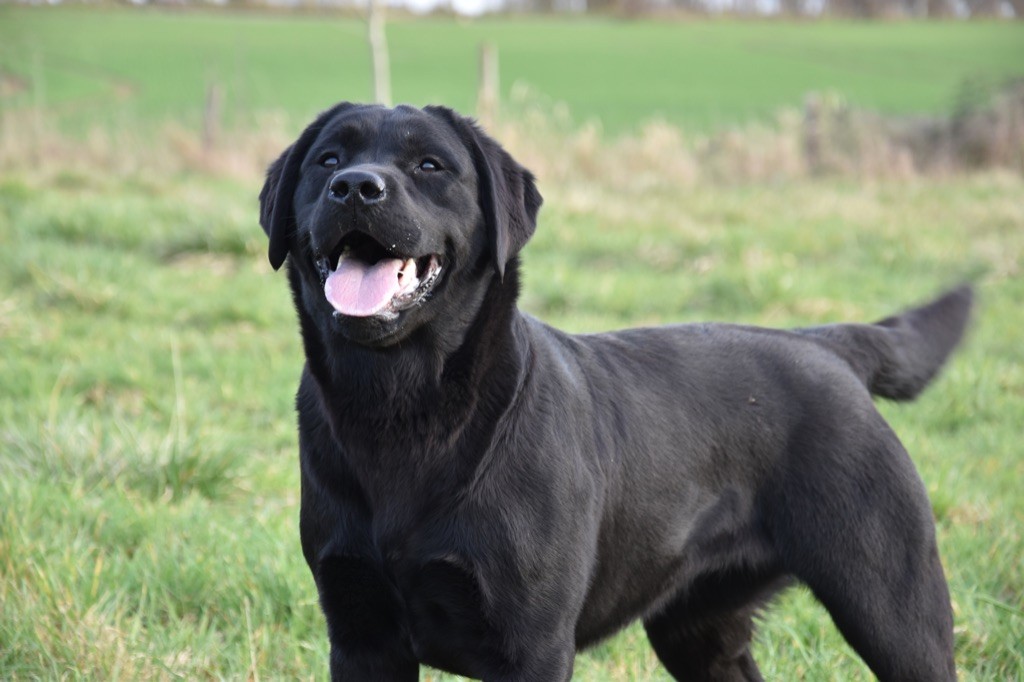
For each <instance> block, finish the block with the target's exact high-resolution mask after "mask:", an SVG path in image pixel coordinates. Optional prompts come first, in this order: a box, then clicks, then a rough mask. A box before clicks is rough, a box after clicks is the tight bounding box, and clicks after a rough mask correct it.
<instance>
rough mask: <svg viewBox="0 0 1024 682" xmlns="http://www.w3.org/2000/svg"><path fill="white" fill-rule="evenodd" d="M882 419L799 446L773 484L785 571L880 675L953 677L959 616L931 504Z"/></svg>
mask: <svg viewBox="0 0 1024 682" xmlns="http://www.w3.org/2000/svg"><path fill="white" fill-rule="evenodd" d="M875 417H877V420H875V419H873V418H872V419H869V420H868V422H869V423H865V424H864V425H865V426H870V427H871V428H870V429H862V430H859V431H858V433H859V434H860V435H859V436H858V438H856V439H855V440H849V439H844V438H831V439H821V438H820V435H821V434H820V433H819V434H818V437H817V438H815V441H816V443H817V447H805V449H804V450H803V452H802V453H801V452H800V451H797V453H796V455H795V457H794V461H792V462H791V465H792V466H791V467H790V469H789V470H790V472H792V473H793V475H791V476H789V477H787V478H786V479H784V480H782V481H780V483H781V485H778V486H775V487H774V488H775V492H774V493H773V498H774V499H773V500H772V502H771V504H770V509H771V511H770V512H769V517H770V519H769V521H768V525H769V526H770V533H771V534H772V536H773V538H774V542H775V544H776V550H777V552H778V555H779V557H780V559H781V560H782V561H783V563H784V568H785V569H786V570H787V571H788V572H791V573H792V574H793V575H795V576H796V577H797V578H799V579H800V580H802V581H803V582H805V583H806V584H807V585H808V586H809V587H810V588H811V590H812V592H813V593H814V594H815V596H816V597H817V598H818V600H819V601H821V603H822V604H823V605H824V606H825V608H826V609H827V610H828V611H829V613H830V614H831V616H832V619H833V621H834V622H835V624H836V626H837V627H838V628H839V631H840V632H841V633H842V634H843V636H844V637H845V638H846V640H847V641H848V642H849V643H850V645H851V646H852V647H853V648H854V650H856V651H857V653H858V654H859V655H860V656H861V658H863V659H864V661H865V663H867V664H868V666H869V667H870V668H871V670H872V671H873V672H874V673H875V675H877V676H878V678H879V679H880V680H882V681H883V682H888V681H892V680H898V681H900V682H903V681H911V680H920V681H922V682H924V681H929V682H942V681H947V680H948V681H952V680H955V679H956V670H955V667H954V663H953V616H952V609H951V606H950V600H949V591H948V588H947V586H946V580H945V577H944V576H943V572H942V565H941V563H940V561H939V554H938V549H937V546H936V541H935V530H934V521H933V518H932V513H931V507H930V505H929V503H928V499H927V496H926V494H925V490H924V486H923V485H922V483H921V481H920V479H919V478H918V476H917V473H916V471H915V470H914V467H913V464H912V463H911V461H910V458H909V456H908V455H907V453H906V451H905V450H904V449H903V447H902V445H900V443H899V441H898V440H897V438H896V436H895V435H894V434H893V433H892V431H891V430H889V428H888V426H887V425H885V423H884V422H883V421H882V419H881V417H878V416H877V414H875ZM870 422H873V423H870ZM864 434H870V435H867V436H865V435H864ZM833 435H835V434H833ZM844 442H845V443H846V444H847V445H849V444H852V443H856V449H855V450H851V449H848V448H847V447H844V445H843V444H844ZM825 443H829V444H830V445H825ZM804 445H805V446H807V445H810V442H809V441H805V443H804ZM797 471H799V474H798V475H797V474H796V472H797Z"/></svg>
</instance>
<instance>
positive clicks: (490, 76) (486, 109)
mask: <svg viewBox="0 0 1024 682" xmlns="http://www.w3.org/2000/svg"><path fill="white" fill-rule="evenodd" d="M498 93H499V83H498V47H497V46H496V45H495V44H494V43H481V44H480V82H479V84H478V90H477V97H476V115H477V118H478V119H479V120H480V123H481V124H483V126H484V127H491V126H493V125H494V124H495V123H497V120H498V97H499V95H498Z"/></svg>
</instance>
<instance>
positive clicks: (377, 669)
mask: <svg viewBox="0 0 1024 682" xmlns="http://www.w3.org/2000/svg"><path fill="white" fill-rule="evenodd" d="M316 582H317V588H318V590H319V592H320V605H321V606H322V608H323V611H324V616H325V617H326V618H327V632H328V636H329V637H330V641H331V679H332V680H346V681H351V682H359V681H361V680H367V681H371V680H372V681H373V682H415V680H417V679H418V678H419V663H418V662H417V661H416V658H415V657H414V656H413V653H412V648H411V646H410V644H409V635H408V628H407V625H406V624H405V622H404V620H403V615H402V610H401V606H400V603H399V601H398V596H397V595H396V594H395V592H394V589H393V587H392V586H391V584H390V583H389V582H388V581H387V579H386V578H385V577H384V575H383V574H382V573H381V572H380V570H379V569H378V568H377V567H376V566H374V565H373V564H372V563H371V562H369V561H368V560H366V559H364V558H361V557H353V556H347V555H336V554H332V555H327V556H325V557H323V558H321V559H320V561H319V562H318V564H317V566H316Z"/></svg>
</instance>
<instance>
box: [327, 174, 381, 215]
mask: <svg viewBox="0 0 1024 682" xmlns="http://www.w3.org/2000/svg"><path fill="white" fill-rule="evenodd" d="M330 189H331V192H330V194H331V199H334V200H335V201H340V202H341V203H343V204H351V203H359V204H363V205H364V206H369V205H370V204H376V203H377V202H379V201H382V200H383V199H384V196H385V195H386V194H387V185H385V184H384V178H382V177H381V176H380V175H378V174H377V173H374V172H373V171H369V170H363V169H359V168H349V169H346V170H343V171H340V172H338V173H337V174H335V176H334V177H333V178H331V188H330Z"/></svg>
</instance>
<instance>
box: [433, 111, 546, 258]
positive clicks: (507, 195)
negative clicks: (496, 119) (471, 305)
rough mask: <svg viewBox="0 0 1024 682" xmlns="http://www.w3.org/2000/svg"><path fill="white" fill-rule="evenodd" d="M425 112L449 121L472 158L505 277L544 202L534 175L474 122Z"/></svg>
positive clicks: (493, 248) (494, 252) (495, 255)
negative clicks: (506, 270) (507, 268)
mask: <svg viewBox="0 0 1024 682" xmlns="http://www.w3.org/2000/svg"><path fill="white" fill-rule="evenodd" d="M424 110H425V111H427V112H429V113H431V114H433V115H435V116H438V117H440V118H442V119H444V120H445V121H447V122H448V123H449V124H450V125H451V126H452V127H453V128H454V129H455V131H456V132H457V133H458V134H459V136H460V137H461V138H462V140H463V142H464V143H465V144H466V147H467V148H468V149H469V150H470V153H471V154H472V156H473V164H474V166H475V168H476V174H477V183H478V185H479V192H480V208H481V209H482V210H483V213H484V221H485V222H486V225H487V237H488V242H489V244H490V250H491V263H492V264H493V266H494V270H495V272H497V273H498V276H499V277H504V275H505V265H507V264H508V262H509V261H510V260H512V259H513V258H514V257H515V256H516V254H518V253H519V251H520V250H521V249H522V248H523V247H524V246H525V245H526V242H527V241H528V240H529V239H530V237H531V236H533V232H534V230H535V229H536V227H537V211H539V210H540V207H541V204H542V203H543V202H544V199H543V197H541V195H540V192H538V191H537V185H536V183H535V182H534V178H533V173H531V172H530V171H528V170H526V169H525V168H523V167H522V166H521V165H519V162H517V161H516V160H515V159H513V158H512V155H511V154H509V153H508V152H506V151H505V150H504V149H503V148H502V147H501V145H500V144H498V143H497V142H495V141H494V140H493V139H492V138H491V137H490V136H488V135H487V134H486V133H485V132H483V131H482V130H481V129H480V127H479V126H478V125H477V124H476V123H475V122H473V121H472V120H470V119H468V118H465V117H463V116H460V115H459V114H457V113H455V112H454V111H452V110H451V109H448V108H447V107H426V108H425V109H424Z"/></svg>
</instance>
